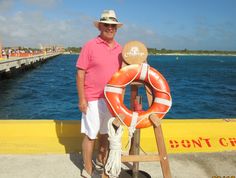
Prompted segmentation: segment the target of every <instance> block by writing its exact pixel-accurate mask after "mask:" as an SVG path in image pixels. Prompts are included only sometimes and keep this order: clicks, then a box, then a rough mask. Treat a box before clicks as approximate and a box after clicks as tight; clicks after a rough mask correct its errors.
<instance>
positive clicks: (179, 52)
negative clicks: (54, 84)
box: [65, 47, 236, 55]
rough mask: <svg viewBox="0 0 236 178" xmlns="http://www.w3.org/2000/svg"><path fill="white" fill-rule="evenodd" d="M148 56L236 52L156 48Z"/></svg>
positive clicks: (77, 49)
mask: <svg viewBox="0 0 236 178" xmlns="http://www.w3.org/2000/svg"><path fill="white" fill-rule="evenodd" d="M147 50H148V54H153V55H158V54H222V55H230V54H234V55H236V51H221V50H189V49H183V50H172V49H165V48H162V49H156V48H147ZM65 51H66V52H70V53H80V51H81V47H68V48H65Z"/></svg>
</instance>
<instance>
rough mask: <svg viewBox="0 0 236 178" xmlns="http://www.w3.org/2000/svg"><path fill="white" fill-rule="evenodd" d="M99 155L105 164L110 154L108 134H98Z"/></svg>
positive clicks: (99, 158)
mask: <svg viewBox="0 0 236 178" xmlns="http://www.w3.org/2000/svg"><path fill="white" fill-rule="evenodd" d="M98 141H99V142H98V156H97V159H98V161H99V162H101V163H103V165H105V163H106V161H107V156H108V146H109V142H108V134H100V135H99V136H98Z"/></svg>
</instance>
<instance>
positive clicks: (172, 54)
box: [148, 53, 236, 57]
mask: <svg viewBox="0 0 236 178" xmlns="http://www.w3.org/2000/svg"><path fill="white" fill-rule="evenodd" d="M148 55H149V56H229V57H230V56H236V54H206V53H205V54H198V53H191V54H187V53H186V54H184V53H165V54H163V53H162V54H160V53H159V54H148Z"/></svg>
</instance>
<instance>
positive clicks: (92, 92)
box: [76, 36, 122, 101]
mask: <svg viewBox="0 0 236 178" xmlns="http://www.w3.org/2000/svg"><path fill="white" fill-rule="evenodd" d="M121 51H122V47H121V45H119V44H118V43H117V42H116V41H115V46H114V47H113V48H110V47H109V46H108V44H107V42H106V41H104V40H103V39H101V38H100V37H99V36H98V37H97V38H94V39H92V40H90V41H89V42H87V43H86V44H85V45H84V46H83V48H82V50H81V53H80V55H79V57H78V60H77V63H76V67H77V68H80V69H83V70H85V86H84V87H85V97H86V99H87V100H88V101H93V100H97V99H98V98H104V87H105V85H106V84H107V82H108V81H109V80H110V78H111V77H112V75H113V74H114V73H115V72H116V71H118V70H119V69H120V67H121V63H122V58H121Z"/></svg>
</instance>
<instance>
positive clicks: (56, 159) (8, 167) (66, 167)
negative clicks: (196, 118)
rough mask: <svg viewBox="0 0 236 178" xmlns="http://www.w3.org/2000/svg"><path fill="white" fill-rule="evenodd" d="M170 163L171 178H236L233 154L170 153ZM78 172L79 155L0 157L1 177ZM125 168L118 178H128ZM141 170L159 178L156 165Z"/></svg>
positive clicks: (66, 177) (70, 176)
mask: <svg viewBox="0 0 236 178" xmlns="http://www.w3.org/2000/svg"><path fill="white" fill-rule="evenodd" d="M169 160H170V167H171V173H172V177H173V178H223V176H225V177H224V178H226V176H229V177H227V178H236V151H235V152H223V153H193V154H173V155H169ZM81 169H82V158H81V155H80V154H60V155H57V154H49V155H45V154H44V155H0V178H80V177H81V176H80V170H81ZM126 169H128V168H127V167H126V166H123V171H122V173H121V175H120V177H121V178H126V177H127V178H129V177H131V176H129V175H128V174H127V172H126V171H125V170H126ZM140 170H143V171H145V172H147V173H148V174H149V175H150V176H151V177H152V178H161V177H162V173H161V168H160V163H159V162H155V163H154V162H151V163H150V162H149V163H140ZM150 176H149V177H150ZM214 176H216V177H214ZM217 176H221V177H217ZM233 176H234V177H233ZM140 177H147V176H140Z"/></svg>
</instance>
